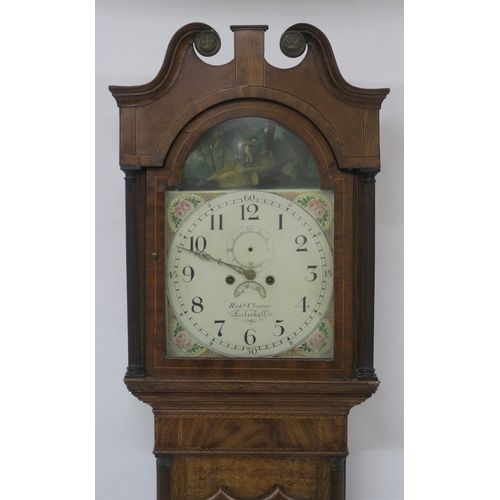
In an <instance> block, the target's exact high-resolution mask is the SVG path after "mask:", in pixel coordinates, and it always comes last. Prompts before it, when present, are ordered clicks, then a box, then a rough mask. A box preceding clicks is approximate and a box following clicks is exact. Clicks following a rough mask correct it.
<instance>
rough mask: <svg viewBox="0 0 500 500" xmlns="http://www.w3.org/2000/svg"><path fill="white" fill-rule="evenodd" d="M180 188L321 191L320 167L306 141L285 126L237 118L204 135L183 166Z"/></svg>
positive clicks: (258, 119)
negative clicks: (314, 189) (307, 189)
mask: <svg viewBox="0 0 500 500" xmlns="http://www.w3.org/2000/svg"><path fill="white" fill-rule="evenodd" d="M182 187H183V189H188V190H195V189H200V190H207V189H237V188H251V187H258V188H293V189H298V188H319V175H318V166H317V164H316V160H315V159H314V156H313V155H312V153H311V150H310V149H309V148H308V146H307V145H306V144H305V143H304V141H303V140H302V139H300V138H299V137H298V136H297V135H296V134H294V133H293V132H291V131H290V130H288V129H287V128H286V127H284V126H282V125H280V124H279V123H276V122H274V121H272V120H266V119H264V118H250V117H249V118H237V119H235V120H229V121H227V122H224V123H221V124H220V125H217V126H216V127H214V128H212V129H211V130H209V131H208V132H207V133H206V134H204V135H203V136H202V137H200V139H199V140H198V141H197V143H196V144H195V145H194V147H193V148H192V150H191V152H190V153H189V155H188V158H187V160H186V163H185V165H184V170H183V181H182Z"/></svg>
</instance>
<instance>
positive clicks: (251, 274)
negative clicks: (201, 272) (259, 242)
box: [177, 246, 255, 280]
mask: <svg viewBox="0 0 500 500" xmlns="http://www.w3.org/2000/svg"><path fill="white" fill-rule="evenodd" d="M177 248H180V249H182V250H186V251H187V252H191V253H194V254H195V255H196V256H197V257H199V258H200V259H201V260H207V261H208V260H212V261H214V262H217V264H223V265H225V266H228V267H230V268H231V269H234V270H235V271H237V272H239V273H241V274H244V275H245V278H246V279H248V280H253V279H254V278H255V271H254V270H253V269H244V268H243V267H241V266H234V265H233V264H229V262H224V261H223V260H222V259H216V258H215V257H212V256H211V255H210V254H209V253H207V252H199V251H198V250H191V249H189V248H186V247H181V246H177Z"/></svg>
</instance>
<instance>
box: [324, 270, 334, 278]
mask: <svg viewBox="0 0 500 500" xmlns="http://www.w3.org/2000/svg"><path fill="white" fill-rule="evenodd" d="M332 276H333V271H332V270H331V269H329V270H327V271H325V278H331V277H332Z"/></svg>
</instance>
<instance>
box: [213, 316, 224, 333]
mask: <svg viewBox="0 0 500 500" xmlns="http://www.w3.org/2000/svg"><path fill="white" fill-rule="evenodd" d="M225 322H226V320H224V319H216V320H214V325H216V324H217V323H220V324H221V325H220V328H219V331H218V332H217V335H218V336H219V337H222V327H223V326H224V323H225Z"/></svg>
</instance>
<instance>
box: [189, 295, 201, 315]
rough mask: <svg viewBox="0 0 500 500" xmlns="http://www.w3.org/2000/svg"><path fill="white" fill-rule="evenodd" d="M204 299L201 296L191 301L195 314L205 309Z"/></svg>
mask: <svg viewBox="0 0 500 500" xmlns="http://www.w3.org/2000/svg"><path fill="white" fill-rule="evenodd" d="M202 303H203V299H202V298H201V297H194V298H193V300H192V301H191V311H193V312H194V313H195V314H199V313H201V311H203V305H202Z"/></svg>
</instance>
